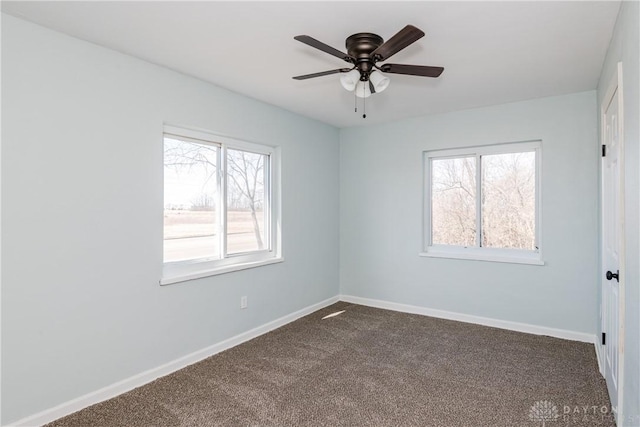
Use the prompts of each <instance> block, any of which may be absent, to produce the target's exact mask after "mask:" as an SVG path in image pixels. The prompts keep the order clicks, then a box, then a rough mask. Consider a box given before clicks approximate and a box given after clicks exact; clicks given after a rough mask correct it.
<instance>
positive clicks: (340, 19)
mask: <svg viewBox="0 0 640 427" xmlns="http://www.w3.org/2000/svg"><path fill="white" fill-rule="evenodd" d="M619 6H620V2H619V1H612V2H611V1H601V2H583V1H573V2H540V1H537V2H484V1H475V2H364V1H358V2H335V1H334V2H306V1H301V2H160V1H147V2H87V1H85V2H7V1H3V2H2V10H3V11H4V12H7V13H9V14H12V15H15V16H18V17H22V18H24V19H27V20H30V21H33V22H36V23H39V24H42V25H45V26H47V27H50V28H52V29H55V30H58V31H61V32H64V33H67V34H70V35H72V36H75V37H78V38H81V39H84V40H88V41H91V42H94V43H97V44H99V45H103V46H106V47H109V48H112V49H115V50H118V51H121V52H124V53H127V54H130V55H133V56H136V57H139V58H142V59H145V60H148V61H150V62H153V63H156V64H160V65H164V66H166V67H169V68H171V69H174V70H177V71H180V72H183V73H185V74H189V75H192V76H195V77H198V78H200V79H202V80H205V81H209V82H211V83H214V84H216V85H219V86H222V87H225V88H228V89H231V90H233V91H235V92H239V93H242V94H245V95H247V96H250V97H253V98H256V99H259V100H262V101H265V102H267V103H270V104H273V105H277V106H280V107H282V108H285V109H287V110H290V111H294V112H296V113H299V114H302V115H304V116H308V117H312V118H314V119H317V120H320V121H323V122H326V123H329V124H332V125H335V126H338V127H348V126H361V125H365V124H373V123H382V122H389V121H394V120H398V119H402V118H406V117H415V116H421V115H425V114H433V113H441V112H446V111H454V110H461V109H467V108H473V107H479V106H486V105H495V104H501V103H506V102H512V101H519V100H525V99H532V98H539V97H545V96H552V95H560V94H566V93H572V92H579V91H584V90H590V89H595V88H596V85H597V82H598V77H599V74H600V70H601V68H602V63H603V61H604V56H605V52H606V49H607V47H608V45H609V41H610V38H611V34H612V30H613V27H614V24H615V19H616V15H617V13H618V9H619ZM406 24H412V25H415V26H417V27H418V28H420V29H422V30H423V31H424V32H425V33H426V36H425V37H424V38H422V39H420V40H418V41H417V42H416V43H414V44H413V45H411V46H409V47H408V48H406V49H405V50H403V51H401V52H400V53H398V54H396V55H395V56H393V58H391V60H390V61H389V62H394V63H406V64H416V65H436V66H443V67H445V71H444V73H443V74H442V76H441V77H440V78H438V79H431V78H426V77H411V76H400V75H395V74H389V75H388V76H389V77H390V78H391V85H390V86H389V88H388V89H387V90H386V91H385V92H384V93H380V94H375V95H373V96H372V97H370V98H368V99H367V105H366V109H367V118H366V119H365V120H363V119H362V116H361V114H356V113H355V112H354V97H353V94H352V93H349V92H346V91H345V90H344V89H342V87H341V86H340V84H339V75H330V76H325V77H319V78H315V79H310V80H305V81H296V80H293V79H291V77H292V76H295V75H300V74H308V73H313V72H318V71H325V70H330V69H334V68H341V67H344V66H345V65H347V64H346V63H345V62H343V61H341V60H339V59H338V58H335V57H333V56H330V55H328V54H326V53H323V52H321V51H319V50H316V49H313V48H311V47H309V46H307V45H304V44H302V43H300V42H297V41H295V40H294V39H293V37H294V36H296V35H299V34H307V35H310V36H312V37H314V38H316V39H318V40H320V41H322V42H324V43H326V44H328V45H330V46H333V47H335V48H337V49H339V50H341V51H345V50H346V49H345V47H344V40H345V38H346V37H347V36H349V35H351V34H353V33H356V32H374V33H377V34H379V35H381V36H382V37H383V38H384V39H385V40H386V39H388V38H389V37H391V36H392V35H393V34H395V33H396V32H397V31H398V30H400V29H401V28H402V27H404V26H405V25H406ZM360 111H361V109H360Z"/></svg>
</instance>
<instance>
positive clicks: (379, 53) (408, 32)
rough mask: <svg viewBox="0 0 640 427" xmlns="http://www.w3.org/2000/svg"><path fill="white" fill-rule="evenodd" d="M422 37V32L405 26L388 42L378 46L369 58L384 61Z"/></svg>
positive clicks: (410, 26) (411, 26)
mask: <svg viewBox="0 0 640 427" xmlns="http://www.w3.org/2000/svg"><path fill="white" fill-rule="evenodd" d="M422 37H424V31H422V30H420V29H418V28H416V27H414V26H413V25H407V26H406V27H404V28H403V29H401V30H400V31H398V32H397V33H396V34H395V35H394V36H393V37H391V38H390V39H389V40H387V41H386V42H384V43H383V44H382V45H380V46H378V48H377V49H376V50H374V51H373V52H372V53H371V57H372V58H377V60H378V61H385V60H387V59H389V58H390V57H391V56H392V55H395V54H396V53H398V52H400V51H401V50H402V49H404V48H405V47H407V46H409V45H410V44H411V43H413V42H415V41H416V40H418V39H420V38H422Z"/></svg>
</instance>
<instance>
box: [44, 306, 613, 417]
mask: <svg viewBox="0 0 640 427" xmlns="http://www.w3.org/2000/svg"><path fill="white" fill-rule="evenodd" d="M341 310H345V312H344V313H342V314H340V315H337V316H334V317H330V318H327V319H324V320H322V318H323V317H324V316H326V315H328V314H331V313H334V312H337V311H341ZM608 408H609V399H608V397H607V391H606V385H605V382H604V380H603V378H602V377H601V376H600V374H599V373H598V367H597V362H596V358H595V352H594V347H593V345H591V344H584V343H579V342H573V341H565V340H561V339H556V338H550V337H543V336H536V335H528V334H523V333H518V332H511V331H505V330H500V329H494V328H488V327H484V326H477V325H472V324H467V323H459V322H454V321H449V320H440V319H435V318H430V317H424V316H418V315H411V314H405V313H397V312H393V311H386V310H380V309H375V308H369V307H363V306H359V305H353V304H348V303H344V302H339V303H337V304H334V305H332V306H330V307H327V308H325V309H322V310H320V311H317V312H315V313H313V314H311V315H309V316H307V317H304V318H302V319H299V320H297V321H295V322H293V323H290V324H288V325H286V326H284V327H282V328H280V329H278V330H275V331H273V332H271V333H268V334H266V335H263V336H261V337H259V338H256V339H254V340H252V341H249V342H247V343H245V344H242V345H240V346H238V347H235V348H232V349H230V350H228V351H225V352H223V353H220V354H218V355H215V356H213V357H210V358H208V359H206V360H204V361H202V362H199V363H196V364H194V365H191V366H188V367H187V368H185V369H182V370H180V371H178V372H175V373H173V374H171V375H168V376H166V377H163V378H160V379H158V380H156V381H154V382H152V383H149V384H147V385H145V386H143V387H140V388H137V389H135V390H132V391H130V392H128V393H125V394H123V395H121V396H118V397H116V398H114V399H111V400H108V401H105V402H102V403H99V404H97V405H94V406H91V407H89V408H87V409H84V410H82V411H79V412H76V413H75V414H72V415H69V416H67V417H65V418H62V419H60V420H57V421H55V422H53V423H51V424H49V426H79V427H88V426H127V427H137V426H157V427H160V426H438V427H446V426H469V427H480V426H542V425H543V421H546V426H547V427H556V426H557V427H560V426H566V425H572V426H590V425H604V426H613V425H615V424H614V423H613V421H612V419H611V417H610V416H609V415H602V413H601V412H602V411H606V410H608Z"/></svg>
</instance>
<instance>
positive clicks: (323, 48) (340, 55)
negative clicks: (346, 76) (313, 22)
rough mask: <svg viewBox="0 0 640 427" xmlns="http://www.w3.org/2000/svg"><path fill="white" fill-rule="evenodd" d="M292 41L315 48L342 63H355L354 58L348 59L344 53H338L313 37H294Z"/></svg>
mask: <svg viewBox="0 0 640 427" xmlns="http://www.w3.org/2000/svg"><path fill="white" fill-rule="evenodd" d="M294 39H296V40H298V41H299V42H302V43H304V44H308V45H309V46H311V47H315V48H316V49H320V50H321V51H323V52H325V53H328V54H329V55H333V56H335V57H338V58H340V59H342V60H343V61H347V62H353V61H355V59H354V58H352V57H350V56H349V55H347V54H346V53H344V52H340V51H339V50H338V49H335V48H332V47H331V46H329V45H326V44H324V43H322V42H321V41H319V40H316V39H314V38H313V37H310V36H304V35H303V36H295V37H294Z"/></svg>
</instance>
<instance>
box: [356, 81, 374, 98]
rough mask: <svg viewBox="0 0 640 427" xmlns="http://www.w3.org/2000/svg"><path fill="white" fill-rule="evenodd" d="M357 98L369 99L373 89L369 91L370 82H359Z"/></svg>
mask: <svg viewBox="0 0 640 427" xmlns="http://www.w3.org/2000/svg"><path fill="white" fill-rule="evenodd" d="M356 96H357V97H358V98H368V97H370V96H371V89H369V81H366V82H363V81H359V82H358V84H357V85H356Z"/></svg>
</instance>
